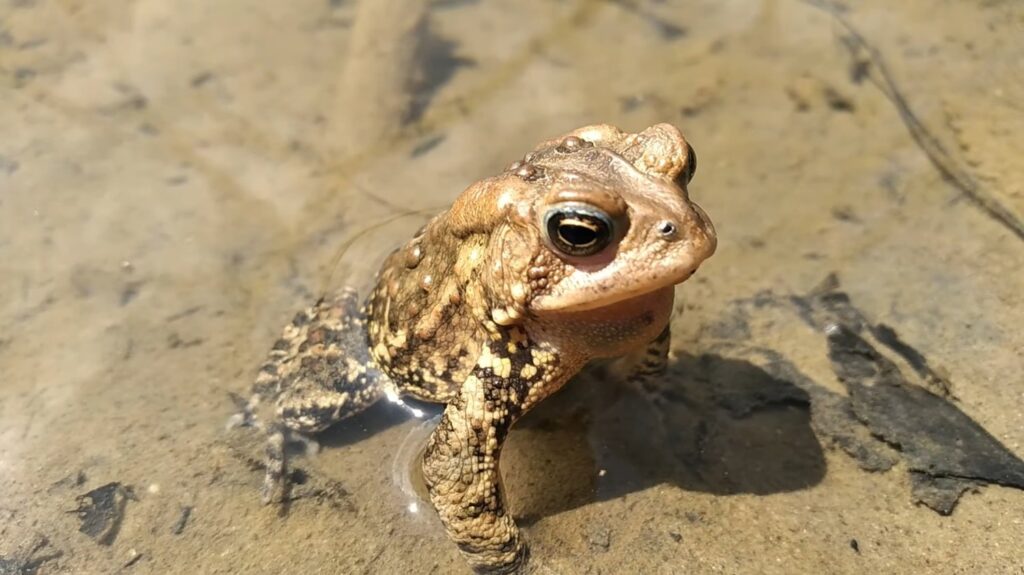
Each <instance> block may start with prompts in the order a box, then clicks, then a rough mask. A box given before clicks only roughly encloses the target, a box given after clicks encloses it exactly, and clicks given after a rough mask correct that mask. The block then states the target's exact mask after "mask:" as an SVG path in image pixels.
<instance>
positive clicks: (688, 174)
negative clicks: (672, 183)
mask: <svg viewBox="0 0 1024 575" xmlns="http://www.w3.org/2000/svg"><path fill="white" fill-rule="evenodd" d="M695 173H697V152H694V151H693V146H691V145H689V144H687V145H686V168H685V169H684V170H683V171H682V172H680V173H679V175H678V176H676V183H677V184H678V185H679V187H682V188H685V187H686V186H687V184H689V183H690V180H692V179H693V175H694V174H695Z"/></svg>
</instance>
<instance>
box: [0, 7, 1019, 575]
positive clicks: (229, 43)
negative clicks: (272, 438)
mask: <svg viewBox="0 0 1024 575" xmlns="http://www.w3.org/2000/svg"><path fill="white" fill-rule="evenodd" d="M842 18H844V19H845V21H846V22H847V23H848V24H850V25H851V26H852V27H853V28H852V29H851V28H846V27H844V25H843V24H842V23H841V22H840V21H839V20H838V19H837V18H836V16H835V15H834V14H830V13H829V12H828V11H827V10H823V9H821V8H820V7H816V6H814V5H812V4H809V3H804V2H797V1H790V0H764V1H762V2H758V1H754V0H747V1H740V0H727V1H722V0H703V1H687V2H684V1H680V0H664V1H647V0H618V1H597V0H566V1H560V2H552V1H547V0H530V1H526V2H520V1H516V2H513V1H512V0H507V1H495V2H476V1H472V0H444V1H442V0H436V1H434V2H432V7H431V11H430V14H429V18H428V19H427V20H426V22H425V23H424V24H423V25H421V26H419V27H418V28H416V30H415V31H414V33H410V35H409V38H410V40H409V41H410V42H411V41H413V40H415V41H416V42H417V49H416V51H415V56H416V57H415V62H414V63H413V66H414V72H415V73H414V74H413V75H414V80H415V83H414V84H415V86H414V87H415V91H414V92H413V93H412V96H411V100H409V101H407V102H406V104H408V105H410V106H412V109H411V111H410V112H409V113H408V114H407V117H405V118H404V122H405V123H404V124H398V125H399V127H400V129H399V130H398V131H397V132H396V134H397V135H394V136H393V137H389V138H385V139H383V140H373V141H371V140H369V139H363V138H364V137H363V136H359V137H355V138H353V137H352V134H353V133H354V132H353V131H352V130H349V129H348V127H349V126H350V125H351V126H355V124H354V123H348V122H346V121H345V118H346V114H348V115H349V116H348V117H351V114H352V111H351V109H350V108H349V107H347V105H346V104H343V103H342V102H348V101H350V100H349V99H343V98H341V97H340V96H339V95H340V94H342V93H343V92H344V90H342V89H341V88H342V87H343V85H345V77H346V76H345V73H344V72H343V68H344V66H343V65H342V63H343V62H344V61H345V60H346V47H347V46H349V40H350V37H351V36H352V35H353V33H354V32H353V31H354V30H358V29H359V26H360V21H359V18H358V16H357V6H356V2H352V1H349V2H346V1H334V0H331V1H330V2H329V1H327V0H296V1H293V2H257V1H254V0H223V1H219V2H207V1H203V0H182V1H179V2H169V1H167V0H134V1H132V2H127V3H126V2H115V1H113V0H90V1H88V2H85V1H79V0H59V1H58V0H37V1H33V0H21V1H9V2H6V3H4V5H3V6H2V7H0V92H2V94H0V126H2V133H3V137H2V138H0V573H2V574H3V575H8V574H27V573H38V574H49V573H83V574H91V573H97V574H98V573H159V574H163V573H254V574H258V573H267V574H271V573H465V572H467V570H466V568H465V566H464V564H463V563H462V559H461V558H460V557H459V556H458V554H457V552H456V550H455V548H454V547H453V546H452V545H451V544H450V543H449V542H448V541H447V539H446V538H445V536H444V533H443V531H442V530H441V529H440V526H439V524H438V522H437V519H436V517H434V516H433V514H432V511H431V509H430V507H429V506H428V505H425V504H424V503H423V502H422V501H421V500H420V499H419V498H418V495H417V488H416V479H415V477H411V476H410V474H409V469H410V467H411V466H412V465H411V463H410V462H412V461H414V460H415V458H416V456H417V453H418V450H419V445H420V444H421V442H422V441H423V438H424V437H425V434H426V433H427V432H428V431H429V425H430V421H429V417H430V414H427V416H426V417H425V419H424V420H418V419H416V418H412V417H410V416H408V415H407V414H406V413H405V412H403V411H402V410H400V409H398V408H396V407H394V406H390V405H380V406H377V407H374V408H373V409H371V410H370V411H368V412H366V413H365V414H363V415H361V416H359V417H357V418H355V419H353V420H351V421H348V422H345V423H343V424H342V425H340V426H338V427H337V428H336V429H332V430H331V431H329V432H328V433H326V434H325V435H324V437H322V438H321V443H322V445H323V450H322V451H321V453H320V454H319V455H318V456H316V457H315V458H311V459H307V460H303V461H301V462H300V467H301V468H302V470H303V475H304V483H303V484H301V485H299V486H298V488H297V489H296V491H295V500H294V501H292V502H291V504H290V505H289V507H288V509H287V514H281V513H279V512H278V510H275V509H273V508H267V507H263V506H261V505H260V504H259V501H258V494H257V490H258V487H259V484H260V481H261V471H260V470H259V468H258V464H257V463H256V462H257V459H256V458H257V457H258V447H257V446H256V445H255V443H254V441H255V438H253V437H251V436H249V435H247V434H245V433H244V432H242V433H229V432H227V431H225V429H224V423H225V421H226V420H227V418H228V417H229V416H230V415H231V413H232V411H233V409H234V405H233V403H232V401H231V394H243V395H244V394H245V393H246V392H247V390H248V387H249V385H250V383H251V381H252V379H253V377H254V374H255V369H256V367H257V366H258V364H259V363H260V361H261V360H262V358H263V357H264V355H265V354H266V352H267V350H268V348H269V346H270V345H271V343H272V342H273V340H274V339H275V338H276V336H277V334H278V332H279V331H280V328H281V326H283V325H284V324H285V323H286V322H287V321H288V319H289V318H290V317H291V316H292V315H293V314H294V312H295V311H296V310H298V309H299V308H301V307H303V306H305V305H307V304H308V303H309V302H310V301H312V300H313V299H315V298H316V297H317V296H318V295H319V294H322V293H324V292H325V291H326V290H329V289H332V288H335V287H337V286H341V285H344V284H354V285H358V286H365V285H366V283H367V281H368V280H369V278H370V275H371V274H372V271H373V269H374V267H375V266H376V265H377V264H378V263H379V261H380V260H381V258H382V257H383V255H384V254H386V253H387V252H388V251H389V250H390V249H391V248H393V247H394V246H395V245H397V244H398V243H399V242H400V241H402V239H404V238H406V237H408V236H409V235H410V234H411V233H412V232H413V231H414V230H415V229H417V228H418V227H419V226H420V225H421V224H422V223H423V222H424V221H425V218H426V215H425V214H426V213H429V212H430V211H431V210H435V209H437V208H439V207H442V206H445V205H446V204H448V203H449V202H450V201H451V199H452V198H453V197H455V195H457V194H458V193H459V192H460V191H461V190H462V189H463V188H464V187H465V186H466V185H467V184H469V183H470V182H472V181H473V180H476V179H478V178H480V177H482V176H485V175H488V174H490V173H493V172H494V171H495V170H498V169H500V168H502V167H503V166H505V165H506V164H507V163H509V162H510V161H512V160H514V159H516V158H518V157H520V156H521V154H522V153H523V152H524V151H525V150H526V149H528V148H529V147H530V146H532V144H533V143H534V142H536V141H538V140H540V139H542V138H547V137H550V136H552V135H555V134H557V133H559V132H562V131H564V130H567V129H570V128H574V127H577V126H579V125H583V124H586V123H592V122H609V123H614V124H617V125H620V126H622V127H623V128H628V129H639V128H642V127H644V126H647V125H649V124H651V123H654V122H658V121H668V122H673V123H676V124H678V125H679V126H681V127H682V129H683V130H684V132H685V133H686V134H687V136H688V138H689V139H690V140H691V141H692V142H693V144H694V147H695V148H696V150H697V154H698V157H699V168H698V170H697V175H696V178H695V180H694V182H693V185H692V189H691V193H692V195H693V197H694V198H695V199H696V200H697V201H698V202H699V203H700V204H701V205H702V206H703V207H704V208H705V209H706V211H707V212H708V213H709V214H710V216H711V218H712V219H713V221H714V222H715V224H716V226H717V228H718V231H719V237H720V243H719V251H718V253H717V254H716V255H715V257H714V258H713V259H712V260H711V261H709V262H708V263H707V264H706V265H705V266H703V267H702V268H701V270H700V273H699V274H698V275H697V276H696V277H694V278H693V279H692V280H691V281H689V282H687V283H686V284H685V285H684V286H682V287H681V288H679V290H678V298H677V304H676V305H677V308H678V309H677V311H678V312H679V313H678V317H676V319H675V320H674V324H673V326H674V330H675V333H676V337H675V339H674V344H673V348H674V355H675V362H674V365H673V368H672V370H671V372H670V374H669V376H668V377H667V378H666V379H665V381H664V382H663V383H662V386H661V388H660V389H659V390H658V393H656V394H654V395H650V396H648V395H639V394H635V393H632V392H630V391H628V390H624V389H622V387H621V386H617V385H616V382H614V381H610V380H608V379H607V378H605V377H603V375H602V374H601V373H600V372H599V371H598V372H593V373H590V374H587V375H585V376H583V377H581V378H579V380H578V381H576V382H574V383H572V384H571V385H570V386H569V387H567V388H566V389H565V390H564V391H563V392H562V393H561V394H560V395H558V396H557V397H555V398H552V399H551V400H550V401H549V402H547V403H546V404H545V405H542V406H541V407H540V408H538V409H537V410H536V411H535V412H534V413H532V414H531V415H530V416H529V417H527V418H526V419H525V420H524V421H523V422H522V424H521V426H520V427H519V428H517V430H516V431H515V432H514V433H513V435H512V438H511V439H510V443H509V445H508V448H507V453H506V459H505V461H504V469H505V472H506V476H507V484H508V490H509V493H510V497H511V500H512V506H513V509H514V511H515V514H516V516H517V517H518V518H519V522H520V524H521V525H523V526H524V527H525V529H526V532H527V536H528V538H529V540H530V541H531V543H532V547H533V558H534V560H533V567H534V569H535V570H536V572H538V573H593V574H597V573H605V574H611V573H666V574H667V573H680V572H684V571H685V572H687V573H763V574H775V573H779V574H782V573H785V574H791V573H830V574H831V573H837V574H838V573H950V574H952V573H991V574H1016V575H1019V574H1021V573H1024V493H1022V492H1021V491H1020V490H1019V489H1017V488H1015V487H1013V485H1020V484H1021V482H1024V479H1022V478H1024V475H1018V474H1019V473H1021V465H1022V464H1021V462H1020V459H1019V457H1021V456H1024V375H1022V373H1024V369H1022V368H1024V357H1022V356H1024V330H1022V329H1021V327H1020V326H1021V325H1024V290H1022V289H1021V288H1022V286H1024V235H1022V233H1021V229H1022V228H1021V223H1020V217H1021V214H1024V138H1022V136H1021V134H1022V133H1024V107H1022V102H1024V33H1022V30H1024V5H1022V4H1021V3H1019V2H1012V1H1004V2H1000V1H989V2H952V3H951V2H941V1H938V0H913V1H907V2H899V3H894V2H884V1H882V0H869V1H866V2H857V3H854V6H853V7H851V8H849V9H848V10H846V11H845V12H843V13H842ZM348 87H349V88H351V84H349V85H348ZM367 89H368V90H369V87H368V88H367ZM357 92H358V91H357ZM347 93H348V94H349V96H348V97H347V98H351V97H352V96H351V93H352V90H351V89H349V90H348V92H347ZM357 96H358V93H357ZM407 107H408V106H407ZM353 130H354V128H353ZM353 139H354V140H355V142H354V143H353V142H352V140H353ZM940 168H941V169H940ZM943 170H944V171H945V173H944V172H943ZM409 210H412V211H416V212H420V213H416V214H412V215H408V216H406V217H404V218H398V219H393V218H394V217H395V216H396V215H397V214H401V213H402V212H405V211H409ZM389 218H392V219H391V220H390V221H389ZM379 222H387V223H386V224H383V225H379V226H376V227H372V228H371V224H376V223H379ZM349 241H351V242H352V243H351V244H349V245H350V247H349V248H348V249H347V250H344V253H342V252H343V246H345V245H346V242H349ZM829 330H831V331H829ZM862 344H863V346H866V347H863V346H862ZM858 346H861V347H858ZM879 366H891V367H895V368H897V369H898V371H895V372H893V371H891V370H890V371H889V372H887V373H889V374H890V376H891V378H890V379H889V380H887V381H885V382H881V383H880V382H879V381H877V380H873V379H871V378H870V377H867V376H866V375H865V374H866V373H868V372H870V371H871V370H872V369H875V368H878V367H879ZM893 374H895V375H893ZM993 482H994V483H1002V484H1004V486H998V485H991V484H990V483H993ZM961 491H963V492H964V493H963V496H962V497H960V499H959V502H958V503H957V497H956V495H959V494H960V492H961ZM934 509H940V510H944V511H951V513H949V514H946V515H944V514H941V513H939V512H937V511H935V510H934Z"/></svg>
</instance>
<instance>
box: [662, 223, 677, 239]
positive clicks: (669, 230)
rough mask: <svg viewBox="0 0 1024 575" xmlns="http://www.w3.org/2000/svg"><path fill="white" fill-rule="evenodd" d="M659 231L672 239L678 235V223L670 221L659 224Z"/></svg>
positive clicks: (664, 236) (663, 235)
mask: <svg viewBox="0 0 1024 575" xmlns="http://www.w3.org/2000/svg"><path fill="white" fill-rule="evenodd" d="M658 233H659V234H661V236H662V237H663V238H665V239H672V238H674V237H675V236H676V225H675V224H673V223H672V222H669V221H663V222H661V223H660V224H658Z"/></svg>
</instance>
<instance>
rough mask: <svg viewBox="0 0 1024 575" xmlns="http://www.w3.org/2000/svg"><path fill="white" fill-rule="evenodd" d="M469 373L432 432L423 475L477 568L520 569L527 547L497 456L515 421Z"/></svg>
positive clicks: (449, 528)
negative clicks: (510, 506) (508, 501)
mask: <svg viewBox="0 0 1024 575" xmlns="http://www.w3.org/2000/svg"><path fill="white" fill-rule="evenodd" d="M487 387H488V384H487V383H486V382H484V381H481V380H480V379H478V378H477V377H476V376H474V375H471V376H470V377H469V379H468V380H467V381H466V383H465V384H464V385H463V389H462V394H461V395H460V396H459V397H458V398H456V399H454V400H453V401H452V402H450V403H449V404H448V407H447V408H446V409H445V412H444V416H443V417H442V418H441V422H440V424H439V425H438V426H437V429H435V430H434V433H433V434H432V435H431V436H430V440H429V442H428V443H427V449H426V452H425V454H424V460H423V474H424V478H425V480H426V483H427V488H428V489H429V491H430V500H431V502H432V503H433V504H434V507H435V508H436V509H437V512H438V514H439V515H440V516H441V521H442V522H443V523H444V526H445V528H446V529H447V531H448V536H449V537H450V538H451V539H452V541H453V542H455V544H456V545H458V546H459V550H460V551H462V553H463V555H465V556H466V559H468V560H469V563H470V565H471V566H472V567H473V569H474V571H476V572H477V573H518V572H519V570H520V569H521V568H522V567H524V566H525V564H526V555H527V548H526V544H525V543H524V542H523V540H522V538H521V537H520V534H519V528H518V527H516V524H515V521H513V520H512V515H511V514H510V512H509V509H508V507H507V505H506V503H505V493H504V489H503V487H502V482H501V474H500V471H499V469H498V461H499V459H500V454H501V446H502V443H503V442H504V441H505V436H506V435H507V433H508V429H509V427H510V426H511V424H512V417H511V414H510V413H508V411H507V410H506V409H504V408H503V406H502V404H501V402H495V401H491V400H488V399H487V398H486V397H487V395H488V394H487V392H486V388H487Z"/></svg>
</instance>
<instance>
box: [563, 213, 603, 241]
mask: <svg viewBox="0 0 1024 575" xmlns="http://www.w3.org/2000/svg"><path fill="white" fill-rule="evenodd" d="M596 228H597V227H596V226H594V225H591V224H590V223H589V222H584V221H580V220H576V221H563V222H562V223H560V224H559V225H558V236H559V237H560V238H562V240H563V241H565V243H567V244H572V245H574V246H577V247H585V246H588V245H590V244H593V243H594V242H596V241H597V235H598V230H597V229H596Z"/></svg>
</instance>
